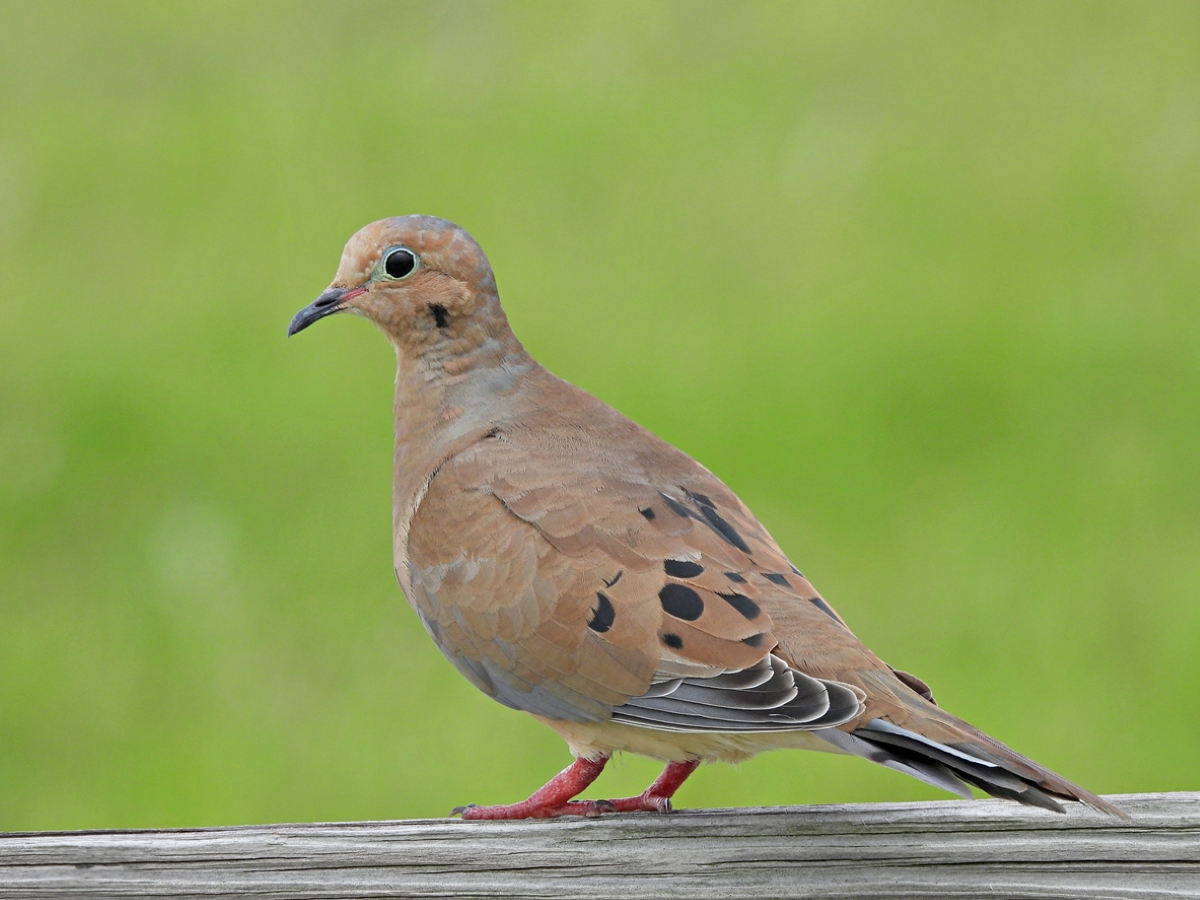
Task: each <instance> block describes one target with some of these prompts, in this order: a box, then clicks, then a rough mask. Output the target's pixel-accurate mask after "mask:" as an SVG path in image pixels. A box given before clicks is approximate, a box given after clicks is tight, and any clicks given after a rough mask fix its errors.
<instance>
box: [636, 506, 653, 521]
mask: <svg viewBox="0 0 1200 900" xmlns="http://www.w3.org/2000/svg"><path fill="white" fill-rule="evenodd" d="M638 512H640V513H641V514H642V516H643V517H645V519H646V521H647V522H649V521H651V520H653V518H654V507H653V506H639V507H638Z"/></svg>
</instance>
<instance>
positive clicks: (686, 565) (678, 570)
mask: <svg viewBox="0 0 1200 900" xmlns="http://www.w3.org/2000/svg"><path fill="white" fill-rule="evenodd" d="M663 571H664V572H666V573H667V574H668V575H670V576H671V577H672V578H695V577H696V576H697V575H701V574H703V572H704V566H702V565H700V563H694V562H688V561H687V560H685V559H668V560H667V561H666V562H664V563H663Z"/></svg>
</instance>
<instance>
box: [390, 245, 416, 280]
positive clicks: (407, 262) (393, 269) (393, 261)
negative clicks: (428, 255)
mask: <svg viewBox="0 0 1200 900" xmlns="http://www.w3.org/2000/svg"><path fill="white" fill-rule="evenodd" d="M416 267H417V257H416V254H414V253H413V252H412V251H411V250H409V249H408V248H406V247H397V248H396V249H394V250H389V251H388V253H387V255H386V256H385V257H384V258H383V270H384V271H385V272H387V273H388V275H389V276H391V277H392V278H404V277H405V276H406V275H411V274H412V270H413V269H415V268H416Z"/></svg>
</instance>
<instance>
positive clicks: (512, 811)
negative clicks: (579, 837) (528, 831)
mask: <svg viewBox="0 0 1200 900" xmlns="http://www.w3.org/2000/svg"><path fill="white" fill-rule="evenodd" d="M609 759H611V757H610V756H608V755H607V754H606V755H604V756H601V757H600V758H599V759H588V758H586V757H583V756H581V757H579V758H578V759H576V760H575V762H573V763H571V764H570V765H569V766H567V767H566V768H565V769H563V770H562V771H561V772H559V773H558V774H557V775H555V776H554V777H553V778H551V779H550V780H549V781H547V782H546V783H545V784H544V785H543V786H542V787H540V788H538V789H537V790H536V791H534V792H533V794H532V795H530V797H529V799H528V800H522V801H521V802H520V803H511V804H509V805H507V806H476V805H475V804H474V803H472V804H470V805H469V806H458V807H455V808H454V810H452V811H451V813H450V815H452V816H453V815H457V814H459V813H461V814H462V817H463V819H555V818H558V817H559V816H598V815H600V813H602V812H607V809H604V808H602V807H603V806H604V804H605V803H607V801H605V800H576V801H572V800H571V798H572V797H575V796H576V795H578V794H581V793H583V792H584V791H585V790H587V788H588V786H589V785H590V784H591V783H592V782H593V781H595V780H596V779H597V778H598V777H600V773H601V772H603V771H604V766H605V764H606V763H607V762H608V761H609Z"/></svg>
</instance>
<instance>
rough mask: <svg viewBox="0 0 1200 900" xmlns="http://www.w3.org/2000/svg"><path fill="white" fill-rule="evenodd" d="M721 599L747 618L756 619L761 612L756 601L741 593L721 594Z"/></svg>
mask: <svg viewBox="0 0 1200 900" xmlns="http://www.w3.org/2000/svg"><path fill="white" fill-rule="evenodd" d="M720 596H721V599H722V600H724V601H725V602H726V603H728V604H729V605H730V606H732V607H733V608H734V609H736V610H737V611H738V612H740V613H741V614H742V615H743V616H745V617H746V618H747V619H752V620H753V619H757V618H758V617H759V615H760V614H761V613H762V610H761V609H759V606H758V604H757V603H755V602H754V601H753V600H751V599H750V598H749V597H744V596H742V595H741V594H721V595H720Z"/></svg>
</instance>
